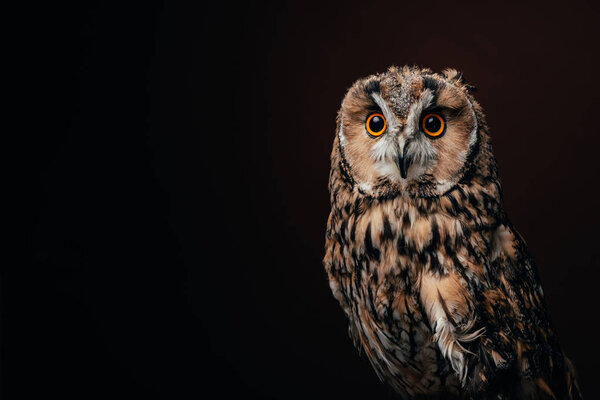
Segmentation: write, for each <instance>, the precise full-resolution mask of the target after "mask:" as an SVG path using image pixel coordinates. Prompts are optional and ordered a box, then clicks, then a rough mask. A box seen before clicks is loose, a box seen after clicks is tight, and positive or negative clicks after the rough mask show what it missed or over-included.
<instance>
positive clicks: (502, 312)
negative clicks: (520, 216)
mask: <svg viewBox="0 0 600 400" xmlns="http://www.w3.org/2000/svg"><path fill="white" fill-rule="evenodd" d="M491 238H492V239H491V241H490V240H486V239H485V238H484V236H483V235H472V237H471V238H470V239H469V240H468V241H467V243H465V245H464V247H463V248H460V247H459V248H455V249H454V250H456V253H455V254H453V255H452V256H450V258H451V260H452V261H451V263H450V264H451V267H450V268H449V273H448V274H446V275H440V274H433V273H429V272H426V273H423V275H422V277H421V287H420V296H421V302H422V304H423V305H424V308H425V310H426V312H427V314H428V317H429V319H430V323H431V327H432V330H433V331H434V340H436V341H437V342H438V346H439V348H440V350H441V351H442V354H443V355H444V357H446V358H447V359H448V360H449V361H450V363H451V365H452V367H453V368H454V370H455V371H456V372H457V374H458V375H459V378H460V379H461V382H462V383H463V385H464V386H465V387H466V388H467V389H468V390H469V391H470V392H471V393H473V394H474V395H475V394H482V393H484V392H488V391H490V390H492V389H493V388H495V389H493V391H495V392H497V391H498V390H500V389H498V388H503V389H502V390H512V389H511V388H512V387H514V385H515V383H516V382H520V385H524V386H530V387H529V388H528V389H527V390H530V391H531V393H537V394H538V396H541V397H542V398H544V396H547V397H548V398H553V397H554V394H553V393H555V392H557V391H558V392H561V393H564V392H565V391H567V392H568V391H572V392H575V391H577V392H578V390H576V387H573V388H571V389H569V388H564V390H563V388H558V389H557V388H555V386H556V385H555V384H554V382H556V381H560V382H571V383H566V384H567V385H570V384H573V385H576V384H575V383H574V378H573V377H572V375H569V374H572V371H571V369H570V367H569V365H568V360H566V359H565V357H564V356H563V354H562V352H561V351H560V347H559V345H558V341H557V338H556V335H555V334H554V330H553V327H552V324H551V321H550V318H549V315H548V312H547V309H546V305H545V301H544V298H543V292H542V288H541V285H540V281H539V278H538V276H537V272H536V269H535V265H534V263H533V258H532V257H531V255H530V253H529V251H528V249H527V246H526V244H525V242H524V241H523V239H522V238H521V237H520V235H519V234H518V233H517V232H516V231H515V230H514V229H513V227H512V226H511V225H510V223H509V222H506V224H504V225H500V226H499V227H498V228H497V229H496V231H495V232H494V233H493V234H492V236H491ZM557 374H559V375H560V374H567V375H569V376H567V377H566V378H565V377H564V376H563V377H562V379H557V378H556V375H557ZM522 388H523V386H521V389H519V390H522ZM569 398H577V397H569Z"/></svg>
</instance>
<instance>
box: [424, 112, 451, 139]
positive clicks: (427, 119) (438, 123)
mask: <svg viewBox="0 0 600 400" xmlns="http://www.w3.org/2000/svg"><path fill="white" fill-rule="evenodd" d="M445 128H446V123H445V122H444V118H442V117H441V116H440V115H438V114H436V113H430V114H427V115H426V116H424V117H423V119H422V120H421V129H423V132H425V134H426V135H428V136H431V137H438V136H441V135H442V133H444V129H445Z"/></svg>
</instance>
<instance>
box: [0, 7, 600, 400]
mask: <svg viewBox="0 0 600 400" xmlns="http://www.w3.org/2000/svg"><path fill="white" fill-rule="evenodd" d="M86 3H89V4H85V5H83V4H79V3H73V4H64V3H63V4H60V5H59V4H54V3H51V4H46V5H44V6H38V5H28V6H26V7H25V9H23V10H20V11H19V12H18V13H19V17H22V18H20V21H21V22H20V23H18V24H17V25H18V26H16V27H15V28H14V29H13V30H12V32H11V35H9V36H8V39H9V40H10V41H11V42H13V43H18V44H17V45H16V49H17V56H16V57H15V61H17V65H18V69H19V70H20V71H19V72H20V73H21V74H20V75H19V77H18V78H15V77H12V76H10V77H8V78H9V79H12V80H14V81H15V82H16V83H17V85H18V86H19V91H18V95H17V96H16V97H15V99H14V102H15V103H16V104H17V105H23V106H24V107H25V112H24V115H23V116H22V117H21V121H20V125H19V129H18V130H17V131H16V132H17V133H18V135H20V136H19V138H22V139H23V144H24V145H25V157H23V158H22V159H20V162H19V163H17V164H16V165H17V168H16V170H17V172H18V175H16V176H18V179H17V181H18V183H19V186H18V193H19V194H23V196H22V198H23V200H21V201H20V203H21V205H24V206H25V210H26V211H25V212H24V213H22V214H20V215H21V217H20V225H21V228H22V229H23V230H24V232H25V234H26V235H25V240H26V246H27V252H26V255H25V262H24V263H19V264H16V265H15V268H7V269H5V270H4V271H3V276H2V293H3V299H4V300H3V301H2V329H3V333H2V363H3V365H2V375H3V376H2V389H3V394H5V395H6V398H31V397H32V396H34V395H35V396H41V395H43V396H44V397H47V396H49V395H58V396H59V398H63V399H71V398H73V399H75V398H77V399H83V398H121V397H123V398H163V399H178V398H231V397H234V396H237V397H239V396H243V397H244V398H265V399H300V398H302V399H304V398H328V399H359V398H361V399H362V398H393V396H392V394H391V392H390V391H389V390H388V389H387V387H386V386H385V385H383V384H381V383H379V381H378V379H377V378H376V376H375V374H374V372H373V371H372V370H371V368H370V366H369V365H368V362H367V361H366V360H365V359H364V358H359V356H358V354H357V352H356V351H355V349H354V348H353V347H352V344H351V343H350V339H349V338H348V335H347V331H346V321H345V319H344V316H343V314H342V311H341V309H340V308H339V307H338V305H337V303H336V302H335V301H334V299H333V297H332V296H331V293H330V290H329V287H328V284H327V279H326V276H325V273H324V270H323V268H322V265H321V259H322V257H323V254H324V250H323V245H324V234H325V223H326V218H327V214H328V208H329V203H328V193H327V177H328V169H329V158H328V157H329V153H330V149H331V143H332V140H333V133H334V129H335V114H336V111H337V109H338V107H339V104H340V102H341V100H342V98H343V95H344V93H345V90H346V89H347V88H348V87H349V86H350V85H351V84H352V82H353V81H354V80H356V79H357V78H359V77H363V76H366V75H369V74H371V73H374V72H382V71H384V70H385V69H386V68H387V67H388V66H390V65H392V64H395V65H404V64H417V65H422V66H429V67H431V68H432V69H434V70H436V71H440V70H441V69H443V68H445V67H455V68H458V69H461V70H462V71H464V73H465V75H466V77H467V79H468V81H469V83H471V84H473V85H475V86H476V87H477V88H478V94H477V98H478V99H479V101H480V103H481V104H482V106H483V107H484V109H485V110H486V112H487V115H488V122H489V125H490V127H491V132H492V137H493V142H494V146H495V150H496V155H497V159H498V162H499V168H500V173H501V175H502V181H503V185H504V191H505V205H506V209H507V211H508V213H509V215H510V216H511V218H512V220H513V223H514V224H515V225H516V227H517V228H518V229H519V230H520V232H521V233H522V234H523V236H524V237H525V239H526V240H527V242H528V244H529V246H530V248H531V250H532V252H533V254H534V257H535V258H536V261H537V264H538V268H539V270H540V275H541V277H542V282H543V285H544V289H545V294H546V297H547V301H548V305H549V308H550V311H551V313H552V315H553V318H554V322H555V324H556V328H557V330H558V333H559V336H560V338H561V342H562V344H563V347H564V349H565V351H566V352H567V353H568V354H569V355H570V356H571V357H572V359H573V361H574V363H575V365H576V366H577V368H578V370H579V374H580V383H581V386H582V388H583V392H584V394H585V395H586V396H587V398H588V399H591V398H594V397H595V396H598V395H599V392H598V389H597V385H595V382H594V379H595V375H596V374H597V367H596V366H597V363H596V361H597V360H598V358H599V356H600V355H599V350H598V346H597V330H596V328H595V327H597V326H598V324H599V322H600V321H599V317H598V312H597V309H596V308H597V305H598V301H597V287H598V278H599V275H598V267H599V266H600V262H599V260H600V253H599V252H598V249H597V247H596V246H597V243H598V240H599V239H600V234H599V233H598V228H597V227H598V224H599V222H600V212H599V211H598V197H597V194H598V189H597V187H598V183H597V181H598V174H597V173H598V168H597V161H598V156H597V153H598V145H599V144H600V141H599V139H598V137H599V134H600V130H599V128H598V125H599V124H598V118H597V117H598V108H599V103H600V96H598V90H599V89H600V83H599V81H598V78H597V77H598V72H597V71H598V70H599V68H600V58H599V55H598V54H599V53H598V45H597V43H598V40H599V39H600V30H599V29H600V28H599V26H600V25H599V22H600V19H599V10H598V5H597V3H593V2H588V3H587V4H586V3H584V2H577V1H570V2H568V6H567V5H562V6H553V5H552V4H551V3H538V4H530V5H524V4H517V3H514V4H502V5H501V4H499V3H496V2H495V3H486V4H483V3H482V2H479V1H478V2H471V3H470V4H469V3H455V2H446V3H440V4H435V3H431V2H426V3H425V2H404V1H390V2H356V3H354V4H352V3H329V2H327V3H326V2H296V3H292V2H274V3H270V4H269V3H255V4H250V3H248V4H243V5H238V4H233V3H232V4H226V3H225V2H216V3H213V4H210V5H204V6H201V5H200V4H199V2H190V4H189V5H187V6H181V5H176V4H174V3H166V4H163V3H151V2H146V3H143V5H136V6H134V5H124V4H118V3H117V4H108V3H106V2H95V3H94V2H86ZM194 3H197V4H196V5H195V6H192V5H191V4H194ZM6 18H8V19H12V18H13V15H11V14H6ZM11 174H12V173H11ZM12 175H15V174H12ZM9 394H10V397H9Z"/></svg>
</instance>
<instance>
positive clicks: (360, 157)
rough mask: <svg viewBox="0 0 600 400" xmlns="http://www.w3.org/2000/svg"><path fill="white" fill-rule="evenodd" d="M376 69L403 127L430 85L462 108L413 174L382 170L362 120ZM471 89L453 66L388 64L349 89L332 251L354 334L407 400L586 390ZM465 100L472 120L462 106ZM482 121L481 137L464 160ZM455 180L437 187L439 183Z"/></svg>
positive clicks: (332, 271)
mask: <svg viewBox="0 0 600 400" xmlns="http://www.w3.org/2000/svg"><path fill="white" fill-rule="evenodd" d="M426 79H427V80H430V81H428V82H425V80H426ZM374 81H376V83H377V85H376V88H377V89H378V93H381V97H382V98H384V99H385V100H386V102H387V105H389V108H390V110H391V111H392V112H393V113H394V115H395V117H396V118H397V120H398V124H399V126H405V125H406V126H409V125H408V124H409V121H407V119H408V118H409V116H410V110H411V108H410V107H413V106H412V104H413V103H414V102H415V101H417V99H418V98H419V96H422V93H423V91H424V90H425V89H424V88H425V86H427V85H429V86H430V87H434V88H435V89H436V90H437V92H436V102H439V103H441V104H444V106H445V107H446V106H448V105H449V106H448V107H447V109H449V110H456V115H455V116H453V117H451V118H454V119H451V120H450V121H451V122H452V123H453V125H452V128H451V129H453V131H449V132H447V133H446V137H445V138H444V139H446V140H443V141H442V139H440V140H438V141H437V143H436V146H438V147H437V148H436V151H438V153H437V154H445V155H446V157H445V158H444V159H440V160H436V161H435V162H432V163H430V165H432V167H431V169H430V170H428V171H425V173H423V175H422V176H420V177H419V178H418V179H414V180H412V181H411V180H407V181H393V180H392V179H388V178H385V177H383V178H382V177H381V176H378V173H377V172H374V171H375V170H376V169H374V165H375V163H373V162H372V159H371V158H370V157H369V154H370V153H369V151H368V148H369V146H370V145H372V143H373V142H370V140H372V138H370V137H368V136H367V135H364V137H363V136H361V135H362V133H361V131H360V129H361V128H360V127H361V126H363V125H364V115H365V111H364V109H365V108H368V107H369V103H370V100H369V89H370V87H369V86H371V88H372V87H374V84H373V83H370V82H374ZM470 89H471V88H470V87H469V86H468V85H466V83H465V82H464V80H463V79H462V76H461V75H460V74H459V73H458V72H456V71H454V70H447V71H445V72H444V73H443V74H434V73H432V72H431V71H429V70H424V69H419V68H416V67H412V68H408V67H404V68H402V69H398V68H394V67H392V68H390V70H389V71H387V72H386V73H384V74H380V75H374V76H371V77H368V78H366V79H364V80H361V81H358V82H357V83H355V84H354V85H353V87H352V88H350V90H349V91H348V94H347V96H346V99H345V100H344V103H343V106H342V109H341V110H340V112H339V114H338V120H337V122H338V132H337V134H336V137H335V140H334V144H333V151H332V154H331V172H330V180H329V190H330V195H331V197H330V200H331V207H332V208H331V214H330V216H329V220H328V224H327V234H326V255H325V258H324V265H325V269H326V271H327V273H328V277H329V282H330V286H331V289H332V291H333V294H334V296H335V298H336V299H337V300H338V301H339V303H340V304H341V306H342V308H343V310H344V312H345V314H346V316H347V317H348V320H349V330H350V334H351V336H352V338H353V340H354V342H355V344H356V346H357V347H358V348H359V349H361V350H362V351H363V352H364V353H365V354H366V356H367V357H368V359H369V360H370V362H371V364H372V365H373V367H374V369H375V371H376V372H377V374H378V376H379V377H380V378H381V379H382V380H385V381H386V382H387V383H389V384H390V385H391V386H392V387H393V388H394V389H395V390H396V391H397V392H398V393H399V394H400V397H401V398H405V399H409V398H419V397H424V398H436V397H440V398H465V399H486V398H490V399H492V398H493V399H512V398H531V399H538V398H539V399H544V398H548V399H578V398H581V395H580V393H579V390H578V387H577V383H576V379H575V376H574V372H573V368H572V366H571V364H570V362H569V361H568V359H567V358H566V357H565V356H564V355H563V353H562V351H561V350H560V347H559V344H558V341H557V338H556V335H555V333H554V330H553V327H552V324H551V321H550V317H549V315H548V312H547V309H546V306H545V302H544V298H543V292H542V289H541V286H540V282H539V279H538V277H537V273H536V270H535V266H534V263H533V259H532V257H531V255H530V254H529V252H528V250H527V246H526V245H525V243H524V241H523V240H522V239H521V237H520V235H519V234H518V233H517V232H516V231H515V230H514V228H513V226H512V224H511V223H510V221H509V220H508V218H507V216H506V214H505V212H504V209H503V204H502V193H501V186H500V181H499V177H498V173H497V168H496V162H495V158H494V154H493V151H492V146H491V142H490V138H489V136H488V130H487V125H486V123H485V118H484V115H483V111H482V110H481V107H480V106H479V105H478V104H477V102H476V101H475V100H474V99H473V97H472V96H471V93H470ZM470 106H472V109H473V110H474V114H473V115H474V116H475V117H474V118H473V117H468V116H465V114H464V113H466V111H464V110H465V109H467V108H466V107H470ZM469 109H470V108H468V109H467V110H469ZM412 110H414V108H412ZM461 113H463V114H461ZM449 118H450V117H449ZM453 121H454V122H456V123H454V122H453ZM403 124H405V125H403ZM474 126H476V128H477V132H476V135H477V136H476V142H475V143H473V144H471V145H469V146H470V147H469V153H468V154H467V156H466V157H464V161H460V160H461V159H460V157H459V155H458V152H459V151H460V149H461V148H465V145H464V141H465V140H467V139H468V138H467V135H466V133H465V132H469V131H471V130H472V129H473V127H474ZM340 129H342V130H343V131H344V135H345V136H344V141H345V142H346V143H345V146H344V147H343V146H341V144H340ZM353 129H354V131H352V130H353ZM440 149H441V150H440ZM455 153H456V154H457V155H456V156H455V157H454V158H452V157H451V156H448V155H451V154H455ZM457 160H458V161H457ZM452 179H455V183H454V184H453V185H452V186H451V187H449V188H448V189H447V190H445V191H444V192H443V193H439V192H436V187H439V186H435V185H434V182H437V181H441V180H443V181H444V182H445V181H447V180H452ZM361 182H369V184H368V185H364V184H363V185H361ZM365 188H366V189H365Z"/></svg>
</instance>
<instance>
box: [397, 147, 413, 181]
mask: <svg viewBox="0 0 600 400" xmlns="http://www.w3.org/2000/svg"><path fill="white" fill-rule="evenodd" d="M407 148H408V146H404V150H403V151H402V154H400V155H398V159H397V160H396V163H397V164H398V169H399V170H400V175H401V176H402V179H406V174H407V171H408V167H410V161H411V160H409V159H408V158H407V157H406V150H407Z"/></svg>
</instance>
